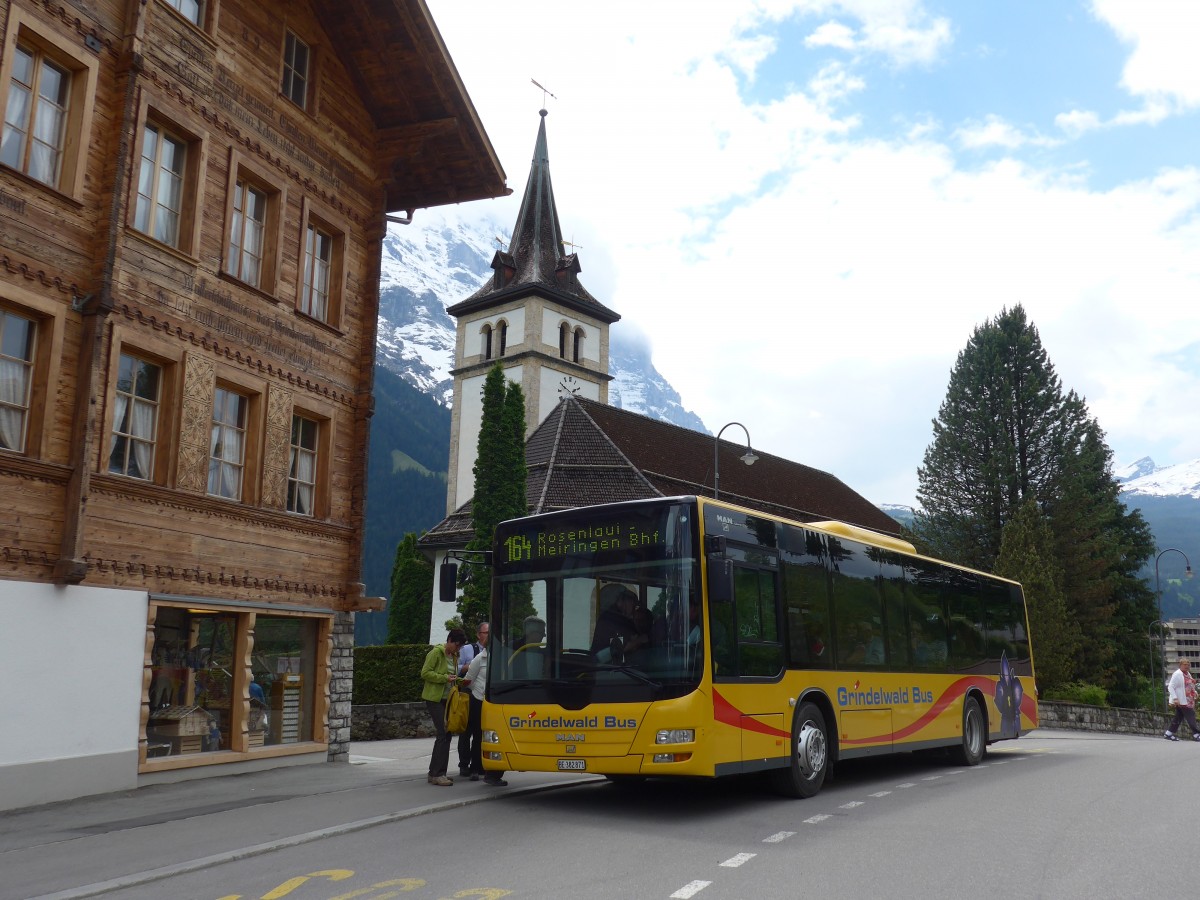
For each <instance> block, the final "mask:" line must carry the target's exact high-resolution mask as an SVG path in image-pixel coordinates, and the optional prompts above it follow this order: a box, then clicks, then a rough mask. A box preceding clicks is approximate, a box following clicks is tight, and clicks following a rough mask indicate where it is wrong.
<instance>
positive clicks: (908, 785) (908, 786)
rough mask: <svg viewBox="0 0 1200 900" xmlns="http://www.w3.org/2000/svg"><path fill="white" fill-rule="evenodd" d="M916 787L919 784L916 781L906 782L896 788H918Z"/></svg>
mask: <svg viewBox="0 0 1200 900" xmlns="http://www.w3.org/2000/svg"><path fill="white" fill-rule="evenodd" d="M916 786H917V783H916V782H915V781H906V782H904V784H898V785H896V787H898V788H910V787H916Z"/></svg>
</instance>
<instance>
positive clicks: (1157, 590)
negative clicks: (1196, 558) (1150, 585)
mask: <svg viewBox="0 0 1200 900" xmlns="http://www.w3.org/2000/svg"><path fill="white" fill-rule="evenodd" d="M1166 553H1178V554H1179V555H1180V556H1182V557H1183V562H1184V564H1185V565H1186V566H1187V568H1186V569H1185V571H1184V573H1183V577H1184V578H1191V577H1192V561H1191V560H1190V559H1188V557H1187V554H1186V553H1184V552H1183V551H1182V550H1177V549H1175V548H1174V547H1168V548H1167V549H1166V550H1163V551H1162V552H1161V553H1159V554H1158V556H1156V557H1154V599H1155V600H1156V601H1157V603H1158V621H1159V622H1162V617H1163V616H1162V586H1161V585H1160V584H1159V580H1158V561H1159V560H1160V559H1162V558H1163V555H1164V554H1166ZM1166 673H1167V641H1166V638H1165V637H1164V638H1163V642H1162V671H1161V673H1160V674H1161V675H1166ZM1151 682H1153V679H1151ZM1163 702H1164V703H1165V702H1166V701H1165V700H1164V701H1163Z"/></svg>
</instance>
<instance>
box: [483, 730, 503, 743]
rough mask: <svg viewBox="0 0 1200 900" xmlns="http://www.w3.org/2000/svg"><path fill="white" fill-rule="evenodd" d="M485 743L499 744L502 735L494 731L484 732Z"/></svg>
mask: <svg viewBox="0 0 1200 900" xmlns="http://www.w3.org/2000/svg"><path fill="white" fill-rule="evenodd" d="M483 743H485V744H498V743H500V735H498V734H496V732H494V731H485V732H484V733H483Z"/></svg>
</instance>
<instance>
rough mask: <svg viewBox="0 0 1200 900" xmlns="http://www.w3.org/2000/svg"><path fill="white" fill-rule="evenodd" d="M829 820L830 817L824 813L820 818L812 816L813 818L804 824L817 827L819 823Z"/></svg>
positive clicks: (806, 820)
mask: <svg viewBox="0 0 1200 900" xmlns="http://www.w3.org/2000/svg"><path fill="white" fill-rule="evenodd" d="M828 818H829V816H827V815H825V814H824V813H822V814H821V815H819V816H812V817H811V818H808V819H805V820H804V824H805V825H816V824H817V823H818V822H824V821H825V820H826V819H828Z"/></svg>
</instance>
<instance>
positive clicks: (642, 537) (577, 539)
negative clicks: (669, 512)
mask: <svg viewBox="0 0 1200 900" xmlns="http://www.w3.org/2000/svg"><path fill="white" fill-rule="evenodd" d="M662 523H663V520H662V518H661V517H658V516H655V517H654V519H649V518H647V517H646V516H631V517H630V518H629V519H617V520H609V521H597V522H592V523H580V524H578V525H575V526H571V525H558V524H557V523H555V526H554V527H544V528H538V529H536V530H533V531H517V532H515V533H513V534H510V535H508V536H507V537H505V538H504V539H503V541H502V548H503V554H504V556H503V561H504V562H505V563H518V562H534V561H537V560H542V559H555V558H559V557H564V556H590V555H591V554H594V553H607V552H611V551H614V550H630V549H638V550H645V549H647V548H650V547H661V546H664V545H665V543H666V535H665V531H664V529H663V527H662Z"/></svg>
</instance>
